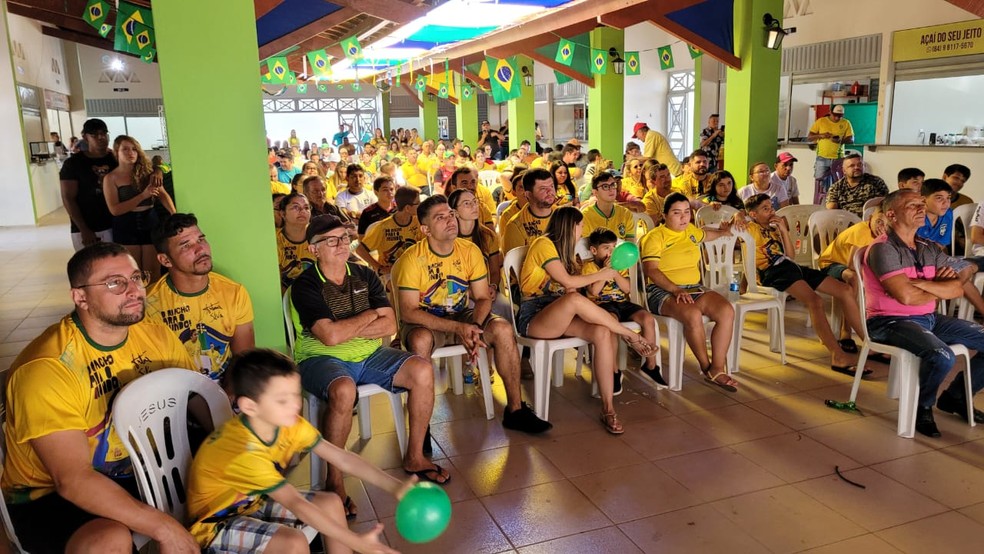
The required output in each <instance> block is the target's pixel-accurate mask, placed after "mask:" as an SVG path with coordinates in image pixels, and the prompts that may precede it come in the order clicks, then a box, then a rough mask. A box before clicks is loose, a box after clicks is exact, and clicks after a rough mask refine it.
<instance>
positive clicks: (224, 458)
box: [187, 415, 321, 548]
mask: <svg viewBox="0 0 984 554" xmlns="http://www.w3.org/2000/svg"><path fill="white" fill-rule="evenodd" d="M319 442H321V434H320V433H318V430H317V429H315V428H314V427H313V426H312V425H311V424H310V423H308V421H307V420H306V419H304V418H303V417H300V416H298V417H297V419H296V421H295V422H294V424H293V425H291V426H290V427H279V428H277V434H276V436H275V437H274V439H273V441H271V442H270V443H266V442H264V441H263V440H262V439H260V438H259V437H257V436H256V434H255V433H254V432H253V430H252V429H250V427H249V422H248V421H247V420H246V416H245V415H240V416H239V417H234V418H232V419H230V420H229V421H227V422H225V424H224V425H222V427H220V428H219V429H218V430H216V431H215V432H214V433H212V434H211V435H210V436H209V437H208V440H206V441H205V444H203V445H202V446H201V448H199V450H198V453H197V454H195V459H194V461H192V463H191V469H190V470H189V471H188V504H187V506H188V517H189V519H191V520H192V521H194V523H193V524H192V525H191V529H190V531H191V534H192V536H193V537H195V540H196V541H198V544H199V545H201V546H202V547H203V548H204V547H206V546H208V545H209V543H211V542H212V540H213V539H215V535H216V533H217V532H218V529H217V527H218V525H219V524H220V523H221V522H223V521H225V520H228V519H230V518H233V517H236V516H239V515H241V514H248V513H250V512H253V511H255V510H256V509H257V507H258V506H259V505H260V503H261V502H262V501H263V497H264V496H265V495H268V494H270V493H271V492H273V491H275V490H277V489H279V488H280V487H282V486H284V485H285V484H287V477H286V474H287V471H288V470H289V469H290V468H291V467H292V464H294V465H296V464H295V460H296V459H297V458H298V457H299V456H300V455H303V454H305V453H307V452H309V451H310V450H311V449H313V448H314V447H315V446H317V445H318V443H319Z"/></svg>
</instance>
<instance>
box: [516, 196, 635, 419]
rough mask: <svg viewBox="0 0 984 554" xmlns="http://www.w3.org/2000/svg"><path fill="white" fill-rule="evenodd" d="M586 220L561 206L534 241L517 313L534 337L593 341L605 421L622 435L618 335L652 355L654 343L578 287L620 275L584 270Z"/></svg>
mask: <svg viewBox="0 0 984 554" xmlns="http://www.w3.org/2000/svg"><path fill="white" fill-rule="evenodd" d="M583 219H584V216H583V215H582V214H581V212H580V211H578V209H577V208H574V207H571V206H565V207H563V208H559V209H558V210H556V211H555V212H554V214H553V215H552V216H551V218H550V222H549V223H548V224H547V230H546V232H545V233H544V234H543V236H540V237H537V238H535V239H533V242H531V243H530V246H529V249H528V250H527V252H526V258H525V259H524V260H523V267H522V270H521V271H520V276H519V281H520V289H521V292H522V302H521V303H520V306H519V313H518V314H516V329H517V331H519V334H520V335H523V336H527V337H530V338H535V339H556V338H560V337H579V338H582V339H584V340H586V341H588V342H590V343H592V344H593V345H594V356H593V370H594V375H595V378H596V379H598V392H599V394H600V395H601V406H602V408H601V422H602V424H603V425H604V426H605V429H606V430H607V431H608V432H609V433H611V434H613V435H620V434H622V433H624V432H625V429H624V428H623V427H622V423H621V422H619V420H618V415H617V414H616V413H615V405H614V400H613V396H614V391H613V388H614V375H615V346H616V345H615V340H616V337H621V338H622V340H624V341H625V342H626V343H628V344H629V346H631V347H632V348H633V349H634V350H635V351H636V352H638V353H639V355H640V356H644V357H649V356H652V355H653V345H652V344H650V343H649V342H647V341H646V340H645V339H644V338H642V337H640V336H639V335H637V334H636V333H635V332H633V331H631V330H630V329H629V328H628V327H625V326H624V325H622V324H621V323H619V322H617V321H615V318H613V317H612V316H611V315H610V314H609V313H608V312H606V311H605V310H604V309H602V308H601V307H599V306H598V305H597V304H595V303H594V302H592V301H590V300H588V299H587V298H586V297H585V296H584V295H582V294H580V292H579V289H581V288H584V287H587V286H589V285H591V284H593V283H597V282H605V281H609V280H612V279H614V278H615V275H617V274H618V272H617V271H615V270H614V269H612V268H610V267H606V268H603V269H601V270H600V271H598V272H596V273H593V274H591V275H582V274H581V264H580V263H579V262H578V261H577V258H576V256H575V254H574V246H575V244H577V241H578V240H580V238H581V224H582V223H581V222H582V220H583Z"/></svg>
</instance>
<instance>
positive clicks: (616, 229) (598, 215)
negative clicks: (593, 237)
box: [581, 171, 635, 240]
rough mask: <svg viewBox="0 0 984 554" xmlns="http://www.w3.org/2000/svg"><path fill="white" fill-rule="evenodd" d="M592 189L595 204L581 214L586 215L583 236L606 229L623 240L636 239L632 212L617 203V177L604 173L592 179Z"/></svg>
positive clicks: (583, 209) (584, 209)
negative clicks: (599, 229) (598, 229)
mask: <svg viewBox="0 0 984 554" xmlns="http://www.w3.org/2000/svg"><path fill="white" fill-rule="evenodd" d="M591 189H592V190H593V191H594V196H595V203H594V204H593V205H591V206H588V207H585V208H582V209H581V213H582V214H584V224H583V227H582V233H581V234H582V235H583V236H585V237H586V236H588V235H590V234H591V231H594V230H595V229H597V228H598V227H604V228H606V229H608V230H610V231H612V232H613V233H615V236H617V237H618V238H619V239H621V240H632V239H634V238H635V224H634V219H633V218H632V212H630V211H629V209H628V208H626V207H624V206H619V205H618V204H616V203H615V197H616V195H617V194H618V183H616V182H615V177H614V176H613V175H612V174H611V173H608V172H607V171H603V172H601V173H599V174H597V175H595V176H594V178H593V179H591Z"/></svg>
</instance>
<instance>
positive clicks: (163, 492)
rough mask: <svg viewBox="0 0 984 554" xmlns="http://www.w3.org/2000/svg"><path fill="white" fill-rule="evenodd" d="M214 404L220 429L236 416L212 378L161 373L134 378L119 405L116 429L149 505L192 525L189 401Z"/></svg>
mask: <svg viewBox="0 0 984 554" xmlns="http://www.w3.org/2000/svg"><path fill="white" fill-rule="evenodd" d="M192 393H194V394H197V395H199V396H200V397H201V398H202V399H203V400H205V403H206V404H208V410H209V413H210V414H211V417H212V424H213V425H214V426H215V428H218V427H220V426H221V425H222V424H223V423H225V422H226V421H227V420H229V419H230V418H231V417H232V408H231V407H230V406H229V397H228V396H227V395H226V393H225V391H223V390H222V388H221V387H219V385H218V384H217V383H215V382H214V381H212V380H211V379H209V378H208V377H206V376H204V375H202V374H200V373H198V372H196V371H191V370H188V369H181V368H170V369H160V370H158V371H154V372H152V373H149V374H147V375H144V376H141V377H140V378H138V379H134V380H133V381H131V382H130V383H129V384H127V385H126V386H125V387H123V389H122V390H120V392H119V394H118V395H117V396H116V399H115V400H114V402H113V425H114V426H115V427H116V433H117V434H118V435H119V436H120V439H121V440H122V441H123V445H124V446H125V447H126V450H127V452H128V453H129V454H130V463H131V464H132V465H133V473H134V475H135V476H136V478H137V486H138V487H139V489H140V496H141V497H142V498H143V500H144V502H146V503H147V504H150V505H151V506H153V507H155V508H157V509H158V510H160V511H162V512H164V513H166V514H170V515H171V516H172V517H173V518H174V519H176V520H178V521H179V522H180V523H181V524H183V525H185V526H187V525H188V524H190V523H191V522H190V521H189V520H188V513H187V509H186V507H185V488H186V486H187V484H188V480H187V475H188V468H189V467H190V465H191V455H192V454H191V446H190V445H189V443H188V434H187V432H186V429H187V414H188V399H189V397H190V395H191V394H192Z"/></svg>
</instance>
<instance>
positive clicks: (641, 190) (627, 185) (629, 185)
mask: <svg viewBox="0 0 984 554" xmlns="http://www.w3.org/2000/svg"><path fill="white" fill-rule="evenodd" d="M622 191H624V192H627V193H629V194H631V195H632V196H635V197H636V198H639V199H642V197H643V196H645V195H646V188H645V187H644V186H643V185H642V183H640V182H639V181H636V180H635V179H633V178H632V177H630V176H628V175H626V176H625V177H622Z"/></svg>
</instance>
